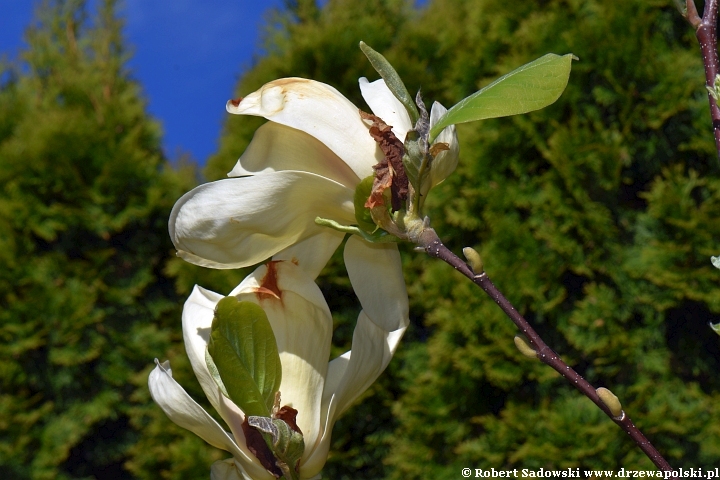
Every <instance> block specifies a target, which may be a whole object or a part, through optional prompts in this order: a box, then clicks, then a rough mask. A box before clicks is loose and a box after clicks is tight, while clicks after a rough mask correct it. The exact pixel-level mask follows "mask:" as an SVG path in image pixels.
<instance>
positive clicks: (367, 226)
mask: <svg viewBox="0 0 720 480" xmlns="http://www.w3.org/2000/svg"><path fill="white" fill-rule="evenodd" d="M374 181H375V177H374V176H372V175H370V176H369V177H366V178H364V179H362V180H361V181H360V183H359V184H358V186H357V188H355V196H354V197H353V204H354V205H355V220H357V224H358V227H360V229H362V230H363V231H365V232H367V233H373V232H374V231H375V230H377V228H378V227H377V225H375V222H373V219H372V215H370V209H369V208H366V207H365V202H367V199H368V198H369V197H370V193H372V187H373V182H374Z"/></svg>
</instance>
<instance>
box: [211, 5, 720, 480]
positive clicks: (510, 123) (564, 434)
mask: <svg viewBox="0 0 720 480" xmlns="http://www.w3.org/2000/svg"><path fill="white" fill-rule="evenodd" d="M274 24H275V25H277V27H276V29H275V30H271V32H270V33H269V34H268V45H267V51H268V56H267V57H266V58H263V59H262V60H260V61H259V62H258V63H257V65H256V66H255V67H254V68H253V69H252V70H251V71H249V72H248V73H247V74H246V75H245V76H244V78H243V79H242V80H241V82H240V85H239V87H238V91H237V94H238V95H240V96H242V95H244V94H247V93H249V92H251V91H253V90H255V89H256V88H258V87H259V86H260V85H262V84H263V83H264V82H266V81H269V80H272V79H275V78H278V77H283V76H303V77H307V78H313V79H315V80H319V81H323V82H326V83H329V84H331V85H333V86H335V87H336V88H338V89H339V90H340V91H342V92H343V93H344V94H346V95H347V96H348V98H350V99H351V100H352V101H354V102H355V103H356V104H357V105H359V106H361V105H363V102H362V101H361V99H360V98H359V90H358V87H357V83H356V82H357V77H359V76H363V75H364V76H367V77H369V78H370V79H371V80H373V79H375V78H377V74H376V73H374V72H373V71H372V69H371V67H370V66H369V64H368V62H367V61H366V60H365V59H364V58H363V56H362V54H361V53H360V51H359V49H358V48H357V44H358V42H359V41H360V40H364V41H365V42H366V43H368V44H369V45H371V46H373V48H375V49H377V50H378V51H380V52H382V53H383V54H385V55H386V56H387V58H388V59H389V60H390V62H391V63H393V65H394V66H395V68H396V69H397V70H398V72H399V73H400V75H401V76H402V78H403V79H404V80H405V83H406V85H407V86H408V88H409V89H410V90H411V91H417V89H419V88H422V91H423V96H424V98H426V99H430V100H439V101H441V102H442V103H444V104H445V105H446V106H450V105H452V104H453V103H455V102H457V101H459V100H460V99H462V98H463V97H465V96H467V95H469V94H470V93H472V92H474V91H476V90H477V89H478V88H480V87H482V86H483V85H486V84H487V83H489V82H490V81H492V80H493V79H495V78H497V77H498V76H500V75H502V74H504V73H507V72H508V71H510V70H512V69H514V68H516V67H518V66H520V65H522V64H524V63H526V62H528V61H531V60H533V59H535V58H537V57H539V56H542V55H544V54H545V53H548V52H553V53H558V54H564V53H568V52H572V53H574V54H575V55H577V56H579V57H580V61H579V62H576V63H575V64H574V66H573V73H572V74H571V79H570V85H569V87H568V89H567V91H566V92H565V94H564V95H563V96H562V97H561V99H560V101H558V102H557V104H555V105H553V106H551V107H549V108H546V109H544V110H542V111H539V112H534V113H532V114H529V115H523V116H517V117H511V118H504V119H498V120H489V121H483V122H479V123H473V124H467V125H463V126H461V127H460V128H459V137H460V142H461V159H460V166H459V168H458V171H457V172H456V173H455V174H454V175H453V176H451V177H450V178H449V179H448V180H447V181H446V182H445V183H444V184H442V185H440V186H439V187H438V188H437V191H433V193H432V194H431V196H430V198H429V200H428V206H429V209H430V211H429V215H430V217H431V219H432V221H433V226H434V227H435V228H436V229H437V231H438V233H439V234H440V235H441V237H442V238H443V239H444V240H445V241H446V243H447V244H448V246H450V247H451V248H452V249H453V250H454V251H456V252H459V251H460V249H461V248H462V247H464V246H473V247H475V248H476V249H477V250H478V251H480V252H481V253H482V255H483V257H484V259H485V264H486V269H487V270H488V272H489V275H490V276H491V278H493V279H494V281H495V283H496V284H498V285H499V286H500V288H501V289H502V290H503V291H504V292H505V293H506V295H507V296H508V297H509V298H510V299H511V301H513V303H514V304H515V305H516V307H518V309H519V310H520V311H521V312H522V313H523V314H524V315H526V317H527V318H528V319H529V320H530V321H531V322H532V323H533V324H534V325H536V326H537V328H538V330H539V331H540V332H541V333H542V334H543V336H544V337H545V338H546V340H548V343H549V344H550V345H551V346H553V347H554V348H555V349H556V350H557V351H558V352H559V353H560V354H561V355H562V356H563V357H564V358H565V359H566V360H567V361H569V363H570V364H571V365H573V366H574V368H576V369H577V370H578V371H580V372H581V373H582V374H583V375H585V377H586V378H587V379H588V380H590V381H591V382H592V383H593V384H594V385H596V386H606V387H608V388H610V389H611V390H612V391H613V392H614V393H616V394H617V395H618V396H619V397H620V399H621V401H622V402H623V406H624V408H625V409H626V411H627V412H628V414H630V415H631V417H633V419H634V420H635V422H636V424H638V425H639V426H640V427H641V429H643V430H644V431H645V433H646V434H647V435H648V436H649V437H650V439H651V440H652V441H653V442H654V443H655V445H656V446H657V447H658V448H659V449H660V450H661V452H663V453H664V454H665V455H666V458H667V459H668V460H669V461H670V462H671V464H672V465H673V466H675V467H680V466H683V467H698V466H702V467H709V466H712V465H717V463H718V460H720V428H718V425H720V414H718V413H717V409H714V408H713V405H714V404H716V403H717V400H718V396H719V394H718V387H720V385H719V384H718V382H719V380H718V376H717V371H718V360H719V359H720V349H719V348H718V342H717V338H716V337H715V335H714V334H713V333H712V331H711V330H710V329H709V328H708V327H707V323H708V321H713V322H717V321H718V312H719V311H720V304H719V300H718V299H719V298H720V291H718V288H717V285H718V279H719V276H718V272H717V270H715V269H713V268H712V266H711V265H710V262H709V256H710V255H714V254H717V248H718V247H717V239H718V238H720V235H718V233H720V232H718V227H717V222H714V221H713V220H715V219H716V218H718V216H719V215H720V203H719V200H720V183H719V180H720V178H719V177H718V168H717V167H718V165H717V159H716V158H715V153H714V146H713V139H712V132H711V126H710V125H709V120H708V119H709V116H708V113H707V100H706V93H705V91H704V89H703V78H704V76H703V72H702V64H701V58H700V55H699V49H698V47H697V45H696V42H695V39H694V36H693V32H692V31H691V30H690V28H688V26H687V25H686V23H685V22H684V20H683V19H682V17H680V15H679V13H678V12H677V10H676V9H675V6H674V4H673V3H672V2H669V1H662V0H657V1H646V0H633V1H626V0H602V1H600V0H583V1H573V0H570V1H568V0H547V1H543V2H519V3H518V2H506V1H500V0H459V1H458V0H435V1H431V2H429V4H428V5H427V6H426V7H425V8H423V9H422V10H421V11H419V12H417V11H414V10H412V9H410V8H409V7H407V6H406V5H405V4H404V3H403V2H394V1H390V0H388V1H381V0H377V1H373V2H350V1H345V0H334V1H333V0H331V1H330V2H328V3H327V4H326V5H325V6H324V7H322V8H319V7H317V6H316V4H315V2H312V1H306V2H296V3H295V4H293V5H291V8H290V10H289V13H287V14H286V15H285V16H283V15H280V16H279V17H278V18H277V19H276V21H275V22H274ZM260 122H261V121H260V120H253V119H248V118H237V117H235V118H229V119H228V121H227V124H226V128H225V133H224V137H223V139H222V142H221V148H220V151H219V153H218V154H217V155H216V156H215V157H214V158H213V159H212V160H211V162H210V163H209V165H208V170H207V172H208V176H209V177H211V178H219V177H220V176H221V174H224V173H225V172H227V171H228V170H229V169H230V168H231V167H232V165H233V164H234V162H235V161H236V159H237V157H238V156H239V155H240V154H241V153H242V151H243V149H244V147H245V146H246V145H247V143H248V142H249V141H250V139H251V138H252V132H253V131H254V130H255V129H256V128H257V126H258V124H259V123H260ZM406 260H407V270H406V277H407V280H408V284H409V288H410V297H411V302H413V303H412V311H411V314H412V316H413V318H414V319H415V324H414V325H412V326H411V328H410V329H409V331H408V334H407V335H406V339H405V340H404V344H403V345H402V346H401V348H400V351H399V353H398V355H396V357H395V360H394V361H393V362H392V364H391V366H390V368H389V372H388V373H387V374H386V375H385V376H383V377H382V380H381V381H380V382H379V383H378V384H377V385H376V387H375V388H374V389H373V391H372V392H374V396H373V397H372V398H366V399H365V401H364V403H362V404H360V405H358V406H357V407H355V409H353V410H351V411H349V412H348V413H347V414H346V417H345V419H344V421H342V422H341V423H340V424H338V426H336V429H335V432H334V437H335V442H334V453H333V456H332V457H331V459H330V461H329V463H328V467H327V468H326V470H325V473H326V474H327V475H329V477H331V478H353V479H356V478H380V477H382V476H385V477H387V478H398V479H400V478H402V479H407V478H418V479H424V478H438V479H439V478H458V475H459V472H460V469H461V468H463V467H467V466H472V467H474V468H490V467H495V468H522V467H527V468H538V467H544V468H567V467H592V468H604V469H613V468H614V469H618V468H620V467H625V468H651V463H650V462H649V460H648V459H647V458H645V457H644V456H643V454H642V453H641V452H640V451H639V449H637V447H636V446H635V445H634V444H633V443H632V442H631V441H630V440H628V439H627V438H625V436H624V434H623V433H622V431H621V430H620V429H618V428H617V427H616V426H615V425H613V424H612V422H610V421H609V420H608V419H607V418H606V417H605V416H604V414H602V412H600V411H599V410H598V409H597V408H596V407H595V406H594V405H592V404H591V402H590V401H589V400H587V399H586V398H584V397H582V396H581V395H580V394H579V393H578V392H577V391H575V390H574V389H573V388H572V387H571V386H570V385H567V384H566V383H565V382H564V380H562V379H561V378H560V377H559V376H558V375H557V374H556V373H554V372H553V371H552V370H550V369H548V368H547V367H545V366H543V365H541V364H540V363H539V362H536V363H533V362H529V361H526V360H525V359H524V358H523V357H521V356H520V354H519V353H518V352H517V351H516V349H515V347H514V345H513V342H512V337H513V335H514V334H515V333H516V330H515V327H514V326H513V325H512V323H511V322H510V321H509V320H508V319H507V318H505V317H504V315H503V314H502V312H501V311H500V310H499V309H498V308H497V306H496V305H495V304H494V302H492V301H491V300H490V299H488V298H486V297H485V296H484V294H482V292H479V291H478V290H477V289H475V287H474V286H473V285H471V284H470V283H469V282H467V280H466V279H465V278H463V277H461V276H460V275H458V274H456V273H455V272H454V271H453V270H452V269H451V268H450V267H448V266H447V265H444V264H442V263H439V262H436V261H432V260H431V259H429V258H427V257H426V256H424V255H421V254H417V253H414V252H410V250H409V249H407V255H406ZM343 275H344V273H343V271H342V268H341V261H340V260H339V259H338V258H336V259H335V260H334V261H333V262H332V263H331V264H330V266H329V267H328V268H327V269H326V271H325V274H324V275H323V276H322V277H321V279H320V281H321V282H322V288H323V289H324V290H325V292H326V294H329V295H326V296H328V298H329V299H330V301H331V308H332V309H333V313H334V315H335V316H336V320H337V329H336V337H337V338H338V339H339V340H340V342H342V341H347V340H348V337H347V332H348V331H349V328H348V326H349V325H351V324H352V322H353V321H354V314H355V313H356V310H353V308H354V307H353V303H352V298H351V297H352V293H351V291H350V290H349V289H348V286H347V282H346V281H345V280H344V279H343ZM382 445H387V447H388V448H389V450H388V451H384V450H383V448H382Z"/></svg>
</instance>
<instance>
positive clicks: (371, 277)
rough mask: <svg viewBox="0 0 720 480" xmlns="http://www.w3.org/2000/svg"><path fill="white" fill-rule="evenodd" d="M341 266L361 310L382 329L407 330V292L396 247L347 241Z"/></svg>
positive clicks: (354, 240)
mask: <svg viewBox="0 0 720 480" xmlns="http://www.w3.org/2000/svg"><path fill="white" fill-rule="evenodd" d="M343 256H344V258H345V267H346V268H347V272H348V277H350V282H351V283H352V286H353V289H354V290H355V294H356V295H357V297H358V299H359V300H360V304H361V305H362V308H363V311H364V312H365V313H366V314H367V316H368V317H369V318H370V319H371V320H372V321H373V322H375V324H376V325H378V326H379V327H381V328H382V329H383V330H385V331H388V332H391V331H393V330H397V329H398V328H401V327H407V325H408V323H409V321H410V316H409V308H408V296H407V289H406V288H405V278H404V277H403V271H402V263H401V261H400V253H399V252H398V249H397V245H395V244H394V243H368V242H366V241H364V240H362V239H360V238H359V237H357V236H352V237H350V238H349V239H348V241H347V243H346V245H345V251H344V255H343Z"/></svg>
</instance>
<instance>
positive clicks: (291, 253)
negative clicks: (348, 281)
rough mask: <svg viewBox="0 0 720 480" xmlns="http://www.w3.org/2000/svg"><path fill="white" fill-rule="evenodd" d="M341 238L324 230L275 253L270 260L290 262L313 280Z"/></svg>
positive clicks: (342, 234)
mask: <svg viewBox="0 0 720 480" xmlns="http://www.w3.org/2000/svg"><path fill="white" fill-rule="evenodd" d="M343 238H345V234H344V233H342V232H338V231H337V230H332V229H330V228H326V229H324V230H322V231H320V232H319V233H317V234H316V235H313V236H312V237H308V238H306V239H304V240H300V241H299V242H297V243H294V244H292V245H290V246H289V247H288V248H286V249H285V250H283V251H281V252H278V253H276V254H275V255H273V257H272V259H273V260H286V261H288V262H292V263H294V264H296V265H298V266H299V267H300V268H302V269H303V270H304V271H305V273H306V274H307V275H308V276H309V277H310V278H312V279H313V280H314V279H316V278H317V276H318V275H320V272H321V271H322V269H323V268H325V265H327V262H328V260H330V257H332V255H333V253H335V250H336V249H337V247H338V246H339V245H340V243H342V241H343Z"/></svg>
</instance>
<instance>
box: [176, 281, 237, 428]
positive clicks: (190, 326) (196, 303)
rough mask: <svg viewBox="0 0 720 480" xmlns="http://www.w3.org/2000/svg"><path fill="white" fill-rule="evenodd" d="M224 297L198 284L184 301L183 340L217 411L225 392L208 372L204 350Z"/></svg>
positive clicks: (209, 398)
mask: <svg viewBox="0 0 720 480" xmlns="http://www.w3.org/2000/svg"><path fill="white" fill-rule="evenodd" d="M222 298H223V296H222V295H220V294H217V293H215V292H211V291H210V290H205V289H204V288H202V287H200V286H198V285H195V288H193V291H192V293H191V294H190V296H189V297H188V299H187V300H186V301H185V305H184V306H183V313H182V330H183V340H184V341H185V351H186V352H187V355H188V358H189V359H190V365H192V368H193V372H195V376H196V377H197V379H198V382H200V386H201V387H202V389H203V392H205V395H206V396H207V397H208V400H210V404H211V405H212V406H213V408H215V410H218V411H219V408H218V407H219V398H220V397H221V396H222V393H220V389H219V388H218V386H217V384H216V383H215V380H213V378H212V376H210V372H209V371H208V368H207V364H206V363H205V350H206V349H207V344H208V340H209V338H210V327H211V325H212V321H213V317H214V315H215V306H216V305H217V302H219V301H220V300H221V299H222ZM225 420H227V419H225Z"/></svg>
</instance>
